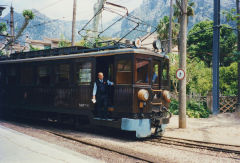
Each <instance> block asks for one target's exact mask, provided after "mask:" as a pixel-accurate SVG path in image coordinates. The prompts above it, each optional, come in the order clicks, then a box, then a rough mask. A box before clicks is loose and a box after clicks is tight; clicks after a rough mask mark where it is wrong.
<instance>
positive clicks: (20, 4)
mask: <svg viewBox="0 0 240 163" xmlns="http://www.w3.org/2000/svg"><path fill="white" fill-rule="evenodd" d="M107 1H108V2H112V3H116V4H119V5H123V6H125V7H127V8H128V10H129V11H132V10H134V9H135V8H137V7H139V6H140V5H141V3H142V1H143V0H107ZM96 2H97V0H77V16H76V19H77V20H83V19H89V18H91V17H92V16H93V5H94V3H96ZM11 3H12V5H13V7H14V11H15V12H19V13H21V12H22V11H23V10H24V9H37V10H38V11H40V12H41V13H42V14H45V15H46V16H48V17H49V18H52V19H62V20H72V10H73V0H1V2H0V5H7V6H6V7H7V8H6V9H5V10H4V11H3V15H2V16H5V15H6V14H8V13H9V6H11ZM106 17H107V19H109V20H110V19H112V18H114V16H113V15H112V14H108V15H107V16H106Z"/></svg>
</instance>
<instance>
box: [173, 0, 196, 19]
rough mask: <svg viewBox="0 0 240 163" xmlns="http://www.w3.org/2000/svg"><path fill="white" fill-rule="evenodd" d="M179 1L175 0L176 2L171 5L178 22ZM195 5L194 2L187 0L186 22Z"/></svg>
mask: <svg viewBox="0 0 240 163" xmlns="http://www.w3.org/2000/svg"><path fill="white" fill-rule="evenodd" d="M178 3H179V1H178V0H176V4H175V5H173V16H174V17H175V19H177V21H178V23H180V22H181V16H182V14H181V10H180V8H179V6H178V5H179V4H178ZM194 6H195V3H194V2H191V1H190V0H188V6H187V22H188V19H189V17H190V16H194V15H195V13H194V9H193V7H194Z"/></svg>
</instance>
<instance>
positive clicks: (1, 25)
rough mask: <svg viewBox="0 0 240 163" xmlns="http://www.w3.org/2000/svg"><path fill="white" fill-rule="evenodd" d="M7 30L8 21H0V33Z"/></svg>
mask: <svg viewBox="0 0 240 163" xmlns="http://www.w3.org/2000/svg"><path fill="white" fill-rule="evenodd" d="M6 31H7V26H6V23H0V34H3V32H6Z"/></svg>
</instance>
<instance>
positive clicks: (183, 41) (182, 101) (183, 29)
mask: <svg viewBox="0 0 240 163" xmlns="http://www.w3.org/2000/svg"><path fill="white" fill-rule="evenodd" d="M177 1H178V0H177ZM178 4H179V1H178ZM187 4H188V0H181V5H180V4H179V5H178V6H179V7H180V9H181V13H182V14H181V15H182V16H181V24H180V57H179V68H180V69H182V70H184V72H185V74H186V70H187V69H186V67H187V62H186V57H187ZM186 78H187V77H186V76H185V77H184V79H183V80H180V90H179V128H186V127H187V124H186V102H187V98H186Z"/></svg>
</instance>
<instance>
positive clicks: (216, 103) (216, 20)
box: [212, 0, 220, 115]
mask: <svg viewBox="0 0 240 163" xmlns="http://www.w3.org/2000/svg"><path fill="white" fill-rule="evenodd" d="M219 40H220V0H214V25H213V57H212V63H213V90H212V92H213V114H215V115H216V114H218V113H219V52H220V48H219Z"/></svg>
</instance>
